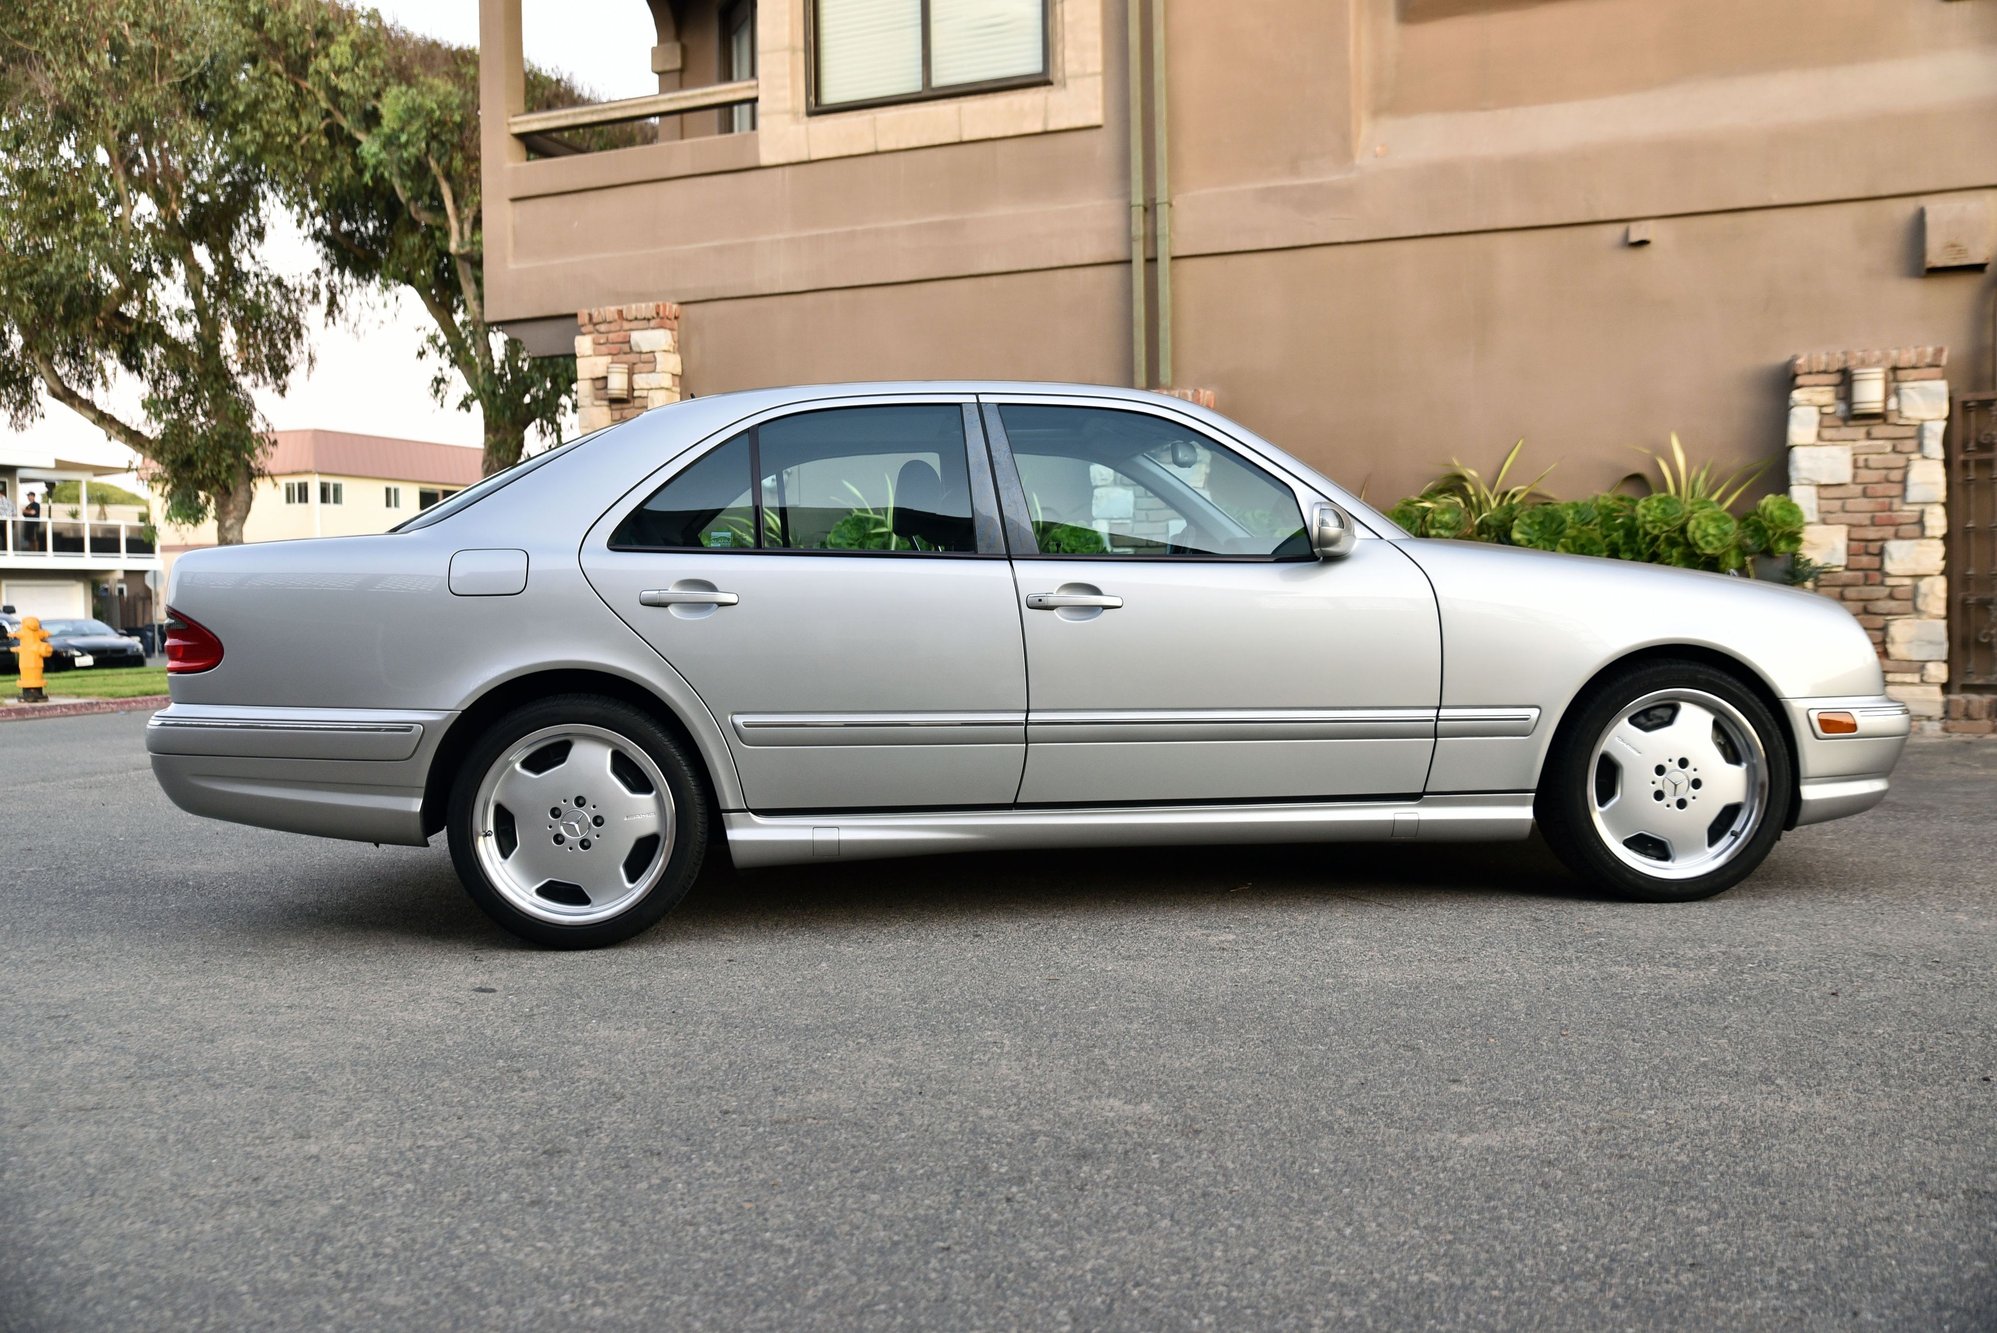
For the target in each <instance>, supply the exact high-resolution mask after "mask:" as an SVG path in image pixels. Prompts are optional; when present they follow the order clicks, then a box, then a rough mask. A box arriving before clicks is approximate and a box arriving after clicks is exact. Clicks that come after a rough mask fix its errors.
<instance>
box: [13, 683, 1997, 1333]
mask: <svg viewBox="0 0 1997 1333" xmlns="http://www.w3.org/2000/svg"><path fill="white" fill-rule="evenodd" d="M142 722H143V719H142V718H141V717H139V716H135V715H127V716H113V717H86V718H75V719H68V720H61V721H46V722H32V723H21V724H17V725H14V726H10V727H8V728H7V729H6V730H5V731H4V732H0V798H4V805H0V809H4V811H5V814H4V815H0V886H4V889H0V895H4V905H5V910H6V917H5V920H4V924H0V1025H4V1026H0V1324H4V1325H5V1326H6V1327H9V1328H15V1327H18V1328H23V1329H106V1328H172V1329H189V1328H208V1327H214V1328H242V1327H251V1326H260V1327H299V1326H307V1325H324V1326H335V1325H338V1326H348V1327H352V1326H357V1325H371V1326H389V1327H422V1328H433V1327H464V1328H480V1329H494V1328H498V1329H504V1328H521V1329H549V1328H558V1327H604V1328H640V1327H642V1328H652V1329H659V1328H690V1327H716V1328H769V1329H788V1328H833V1327H868V1328H910V1329H976V1328H1010V1327H1025V1328H1062V1327H1070V1326H1074V1327H1084V1328H1130V1329H1166V1328H1206V1327H1211V1328H1226V1329H1239V1328H1246V1327H1257V1328H1304V1327H1315V1326H1333V1325H1346V1326H1366V1325H1371V1326H1380V1327H1386V1326H1396V1327H1409V1326H1415V1325H1427V1326H1438V1327H1472V1326H1474V1327H1521V1326H1533V1327H1569V1328H1589V1329H1595V1328H1609V1327H1636V1326H1640V1325H1656V1324H1660V1323H1668V1324H1674V1325H1677V1326H1681V1327H1693V1326H1710V1325H1729V1326H1737V1327H1739V1326H1786V1327H1796V1326H1805V1325H1807V1326H1851V1325H1860V1324H1889V1325H1897V1326H1902V1327H1905V1326H1922V1327H1955V1328H1965V1329H1966V1328H1972V1327H1981V1328H1989V1327H1991V1326H1992V1325H1993V1324H1997V1268H1993V1262H1997V1084H1993V1083H1992V1081H1991V1080H1992V1078H1993V1077H1997V1038H1994V1037H1993V1031H1992V1029H1993V1023H1997V1017H1993V1016H1997V930H1993V924H1994V923H1997V911H1993V901H1992V898H1993V893H1997V855H1993V851H1992V830H1993V815H1994V814H1997V744H1987V743H1976V742H1959V741H1958V742H1929V743H1923V744H1920V745H1918V746H1917V747H1916V748H1915V749H1914V750H1913V751H1912V753H1911V755H1910V758H1909V760H1908V762H1907V764H1906V766H1905V767H1904V769H1903V774H1904V781H1903V782H1902V783H1901V785H1900V786H1899V787H1898V788H1897V790H1896V793H1895V795H1894V796H1893V798H1892V799H1891V800H1890V801H1889V803H1888V804H1887V805H1886V806H1884V807H1882V808H1881V809H1880V810H1878V811H1876V812H1874V813H1872V814H1870V815H1867V816H1865V817H1863V818H1861V819H1859V820H1856V821H1851V822H1847V823H1845V824H1841V825H1833V826H1831V827H1829V828H1820V829H1808V830H1804V831H1802V832H1800V833H1798V834H1795V835H1792V836H1791V837H1790V838H1788V839H1787V840H1785V841H1784V843H1783V845H1782V846H1781V848H1780V849H1779V850H1778V851H1777V852H1776V854H1775V857H1774V859H1773V861H1772V862H1771V863H1770V865H1769V866H1768V867H1767V868H1765V869H1764V870H1763V872H1762V873H1761V875H1760V876H1759V877H1758V878H1757V879H1755V880H1754V881H1752V882H1751V883H1749V884H1748V885H1746V886H1743V887H1742V888H1740V889H1736V890H1735V891H1734V892H1732V893H1730V894H1728V895H1726V896H1724V897H1722V898H1720V899H1717V900H1715V901H1712V902H1709V903H1702V904H1694V905H1691V906H1683V907H1638V906H1628V905H1623V904H1617V903H1609V902H1599V901H1594V900H1591V899H1589V898H1587V897H1585V896H1580V895H1579V894H1577V893H1576V891H1575V890H1574V889H1573V887H1572V886H1571V885H1570V884H1569V883H1568V882H1567V881H1566V880H1565V879H1564V878H1562V876H1561V875H1560V873H1559V872H1558V871H1557V870H1556V869H1555V868H1554V867H1553V866H1552V864H1551V863H1550V861H1549V860H1548V859H1547V858H1546V857H1545V855H1544V853H1542V852H1540V851H1539V850H1538V849H1537V848H1536V846H1535V845H1532V844H1526V845H1522V846H1519V847H1513V848H1505V849H1450V848H1419V847H1416V848H1380V849H1359V848H1339V847H1325V848H1298V849H1281V850H1276V851H1223V852H1214V853H1201V854H1192V855H1188V854H1186V853H1184V852H1178V851H1173V852H1157V853H1143V854H1115V855H1112V854H1089V855H1058V856H1046V857H1027V856H1003V857H999V856H991V857H978V858H960V859H951V860H933V861H916V862H901V863H884V864H876V865H853V866H848V867H843V868H839V869H836V870H830V871H826V870H814V871H812V872H811V873H809V874H806V873H802V872H790V871H769V872H762V873H759V874H754V875H742V876H739V877H734V876H728V875H715V876H711V877H710V878H709V880H708V881H707V882H706V883H705V884H703V885H702V886H701V887H700V888H697V889H696V890H695V894H694V897H693V898H691V899H690V900H689V901H688V903H687V905H686V906H685V907H684V908H683V909H682V910H681V911H680V913H678V914H677V915H676V916H674V917H672V918H670V919H669V920H668V921H667V923H666V925H665V926H663V927H662V928H660V929H659V930H657V931H654V932H653V933H652V934H650V935H648V936H646V937H643V938H641V939H640V940H638V941H635V942H634V943H632V944H630V945H627V946H625V947H623V948H620V949H615V950H611V951H607V952H601V953H595V954H583V955H554V954H543V953H535V952H530V951H528V950H525V949H523V948H520V947H517V946H515V945H514V944H513V943H512V942H511V941H510V940H509V939H508V938H507V937H505V936H502V935H500V934H499V933H498V932H496V931H495V930H494V929H492V928H491V927H489V926H487V925H486V924H485V921H484V919H483V918H482V917H480V916H479V915H477V914H476V912H475V911H474V910H473V909H472V907H471V906H470V905H469V903H468V902H467V901H466V900H465V899H464V897H463V895H462V893H461V891H460V890H459V889H458V887H457V885H456V882H455V880H454V879H453V877H452V874H451V869H450V866H449V863H448V859H447V857H446V856H445V854H444V852H443V851H442V850H441V848H436V849H430V850H412V849H403V848H382V849H376V848H373V847H369V846H366V845H349V844H335V843H322V842H316V841H311V840H308V839H304V838H294V837H289V836H286V835H283V834H276V833H264V832H261V831H258V830H253V829H241V828H233V827H226V826H223V825H218V824H209V823H203V822H200V821H197V820H194V819H192V818H191V817H188V816H184V815H182V814H180V813H179V812H178V811H176V810H174V809H172V808H171V807H170V806H168V805H167V803H166V802H165V800H164V799H163V798H162V797H161V796H160V795H159V793H158V791H157V789H156V788H154V786H153V785H152V783H151V781H150V779H149V777H148V775H147V774H146V772H145V769H144V767H143V763H142V759H141V757H140V753H139V752H140V731H141V726H142ZM35 772H39V773H42V774H46V775H47V776H46V777H45V778H43V779H41V780H38V781H29V780H27V779H26V778H25V776H24V775H26V774H28V773H35Z"/></svg>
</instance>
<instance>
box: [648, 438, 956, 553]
mask: <svg viewBox="0 0 1997 1333" xmlns="http://www.w3.org/2000/svg"><path fill="white" fill-rule="evenodd" d="M610 545H611V546H612V547H613V548H618V549H626V550H685V549H688V548H700V549H706V550H715V549H741V550H747V549H759V550H784V551H828V552H837V551H870V552H883V553H900V554H924V553H929V554H940V553H974V552H976V551H977V549H978V544H977V535H976V527H975V524H974V522H973V520H972V509H971V488H970V479H969V468H968V461H967V454H966V441H965V438H964V416H963V411H962V409H961V408H959V407H958V406H957V405H955V404H950V403H945V404H908V405H897V406H892V407H842V408H831V409H827V410H825V411H820V412H802V413H798V414H797V415H794V416H788V417H780V418H778V419H776V420H774V421H766V422H764V423H763V424H761V425H760V426H755V427H751V428H750V429H749V430H747V431H744V432H743V433H742V434H740V435H737V436H736V437H734V438H733V439H731V440H729V441H728V442H727V443H725V444H722V445H720V446H719V447H718V448H715V449H713V450H711V451H710V452H709V453H707V454H706V455H704V456H703V457H701V458H700V459H698V460H697V461H695V462H694V463H693V464H692V465H691V466H689V467H687V468H686V469H684V470H683V471H681V472H680V473H679V474H678V475H677V476H675V477H673V478H672V480H670V481H668V482H667V483H666V484H665V485H663V486H661V487H660V488H659V489H658V490H656V491H654V492H653V493H652V495H651V497H650V498H649V499H647V500H646V501H645V503H644V504H642V505H640V506H639V507H638V508H637V509H635V510H633V511H632V512H631V513H630V514H628V515H626V516H625V518H624V519H623V521H622V522H620V523H619V524H618V525H617V529H616V531H615V532H613V533H612V534H611V538H610Z"/></svg>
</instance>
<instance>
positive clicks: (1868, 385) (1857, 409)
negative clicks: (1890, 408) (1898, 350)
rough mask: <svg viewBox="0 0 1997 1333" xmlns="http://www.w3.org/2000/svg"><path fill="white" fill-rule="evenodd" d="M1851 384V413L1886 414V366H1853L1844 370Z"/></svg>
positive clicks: (1857, 415)
mask: <svg viewBox="0 0 1997 1333" xmlns="http://www.w3.org/2000/svg"><path fill="white" fill-rule="evenodd" d="M1845 373H1846V375H1847V377H1848V378H1849V381H1850V384H1851V415H1853V416H1855V417H1883V416H1885V415H1886V367H1884V366H1853V367H1852V368H1851V369H1850V370H1848V371H1846V372H1845Z"/></svg>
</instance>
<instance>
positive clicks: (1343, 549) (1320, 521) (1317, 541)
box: [1310, 500, 1359, 560]
mask: <svg viewBox="0 0 1997 1333" xmlns="http://www.w3.org/2000/svg"><path fill="white" fill-rule="evenodd" d="M1310 531H1311V553H1312V554H1314V555H1315V556H1317V558H1318V559H1320V560H1338V559H1341V558H1343V557H1345V556H1348V555H1350V554H1352V544H1353V543H1354V542H1356V541H1357V540H1358V539H1359V533H1358V530H1357V529H1356V528H1354V527H1353V526H1352V520H1351V519H1350V518H1348V517H1347V516H1346V513H1345V511H1344V510H1343V509H1340V508H1339V507H1338V506H1337V505H1335V504H1332V503H1331V502H1330V501H1329V500H1320V501H1318V503H1316V504H1314V505H1312V506H1311V528H1310Z"/></svg>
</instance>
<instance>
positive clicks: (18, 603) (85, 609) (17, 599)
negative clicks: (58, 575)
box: [0, 579, 90, 620]
mask: <svg viewBox="0 0 1997 1333" xmlns="http://www.w3.org/2000/svg"><path fill="white" fill-rule="evenodd" d="M0 589H4V591H0V602H9V603H12V604H13V607H14V610H15V612H16V613H17V614H20V615H24V616H40V617H41V618H42V619H43V620H81V619H83V618H84V617H85V616H87V615H89V614H90V600H89V587H88V585H87V584H85V583H84V581H83V580H82V579H43V580H35V581H31V580H28V579H8V580H7V581H6V582H5V583H4V584H0Z"/></svg>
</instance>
